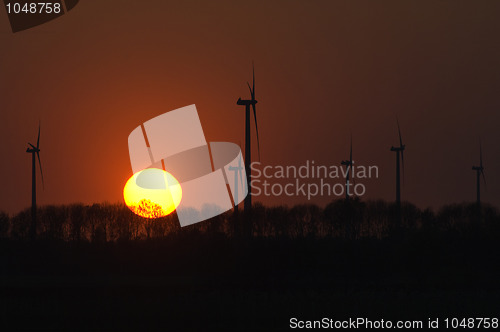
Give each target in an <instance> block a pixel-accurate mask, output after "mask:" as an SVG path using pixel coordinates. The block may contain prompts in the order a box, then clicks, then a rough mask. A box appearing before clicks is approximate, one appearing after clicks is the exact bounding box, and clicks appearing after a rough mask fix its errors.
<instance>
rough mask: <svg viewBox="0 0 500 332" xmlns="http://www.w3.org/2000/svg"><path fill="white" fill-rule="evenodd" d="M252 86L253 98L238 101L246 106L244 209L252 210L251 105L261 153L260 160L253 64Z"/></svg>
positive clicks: (251, 93)
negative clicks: (246, 186) (245, 193)
mask: <svg viewBox="0 0 500 332" xmlns="http://www.w3.org/2000/svg"><path fill="white" fill-rule="evenodd" d="M252 76H253V77H252V79H253V81H252V87H250V83H248V82H247V85H248V89H249V90H250V96H251V98H252V99H250V100H243V99H241V98H239V99H238V101H237V102H236V104H237V105H240V106H245V172H246V175H247V183H248V194H247V196H246V197H245V202H244V205H243V206H244V209H245V211H250V209H251V208H252V186H251V185H250V184H251V183H252V174H251V172H250V164H251V163H252V161H251V148H250V146H251V135H250V134H251V132H250V106H252V109H253V117H254V121H255V132H256V134H257V149H258V153H259V160H260V143H259V128H258V126H257V113H256V110H255V104H257V100H255V68H254V66H253V64H252Z"/></svg>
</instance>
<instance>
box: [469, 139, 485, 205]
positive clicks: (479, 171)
mask: <svg viewBox="0 0 500 332" xmlns="http://www.w3.org/2000/svg"><path fill="white" fill-rule="evenodd" d="M472 170H473V171H476V189H477V206H478V207H481V181H480V178H481V175H482V176H483V181H484V185H486V177H485V176H484V167H483V148H482V146H481V141H479V166H472Z"/></svg>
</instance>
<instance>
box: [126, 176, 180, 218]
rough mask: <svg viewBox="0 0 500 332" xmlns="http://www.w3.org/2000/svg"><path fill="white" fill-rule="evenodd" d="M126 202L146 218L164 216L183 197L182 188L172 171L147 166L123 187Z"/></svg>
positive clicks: (135, 211)
mask: <svg viewBox="0 0 500 332" xmlns="http://www.w3.org/2000/svg"><path fill="white" fill-rule="evenodd" d="M123 198H124V200H125V204H127V206H128V207H129V209H130V210H132V212H134V213H135V214H137V215H139V216H141V217H144V218H159V217H164V216H166V215H168V214H170V213H172V211H174V210H175V209H176V208H177V206H179V204H180V202H181V199H182V188H181V185H180V183H179V181H177V179H176V178H175V177H174V176H173V175H172V174H170V173H168V172H165V171H164V170H162V169H158V168H147V169H144V170H142V171H139V172H137V173H135V174H134V175H132V176H131V177H130V179H128V181H127V183H126V184H125V187H124V188H123Z"/></svg>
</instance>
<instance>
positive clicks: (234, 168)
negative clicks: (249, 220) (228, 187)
mask: <svg viewBox="0 0 500 332" xmlns="http://www.w3.org/2000/svg"><path fill="white" fill-rule="evenodd" d="M229 170H230V171H233V172H234V203H235V204H234V213H235V214H238V201H239V199H238V175H239V178H240V181H239V183H241V185H242V186H244V183H243V177H242V176H241V173H242V172H241V171H242V170H243V167H241V155H240V158H239V159H238V166H237V167H236V166H229ZM243 191H244V190H243Z"/></svg>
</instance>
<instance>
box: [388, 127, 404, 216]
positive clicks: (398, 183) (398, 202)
mask: <svg viewBox="0 0 500 332" xmlns="http://www.w3.org/2000/svg"><path fill="white" fill-rule="evenodd" d="M396 122H397V124H398V135H399V146H397V147H394V146H392V147H391V151H393V152H396V208H397V213H398V221H401V174H400V164H399V155H400V154H401V164H402V166H403V179H404V174H405V159H404V150H405V145H404V144H403V139H402V138H401V128H400V127H399V120H398V119H397V118H396Z"/></svg>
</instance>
